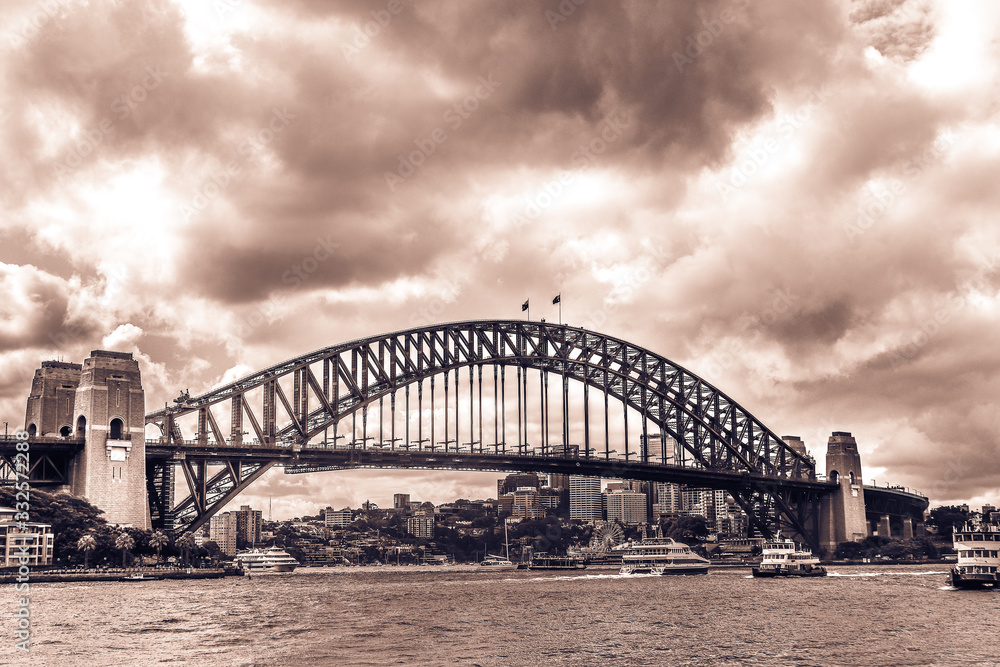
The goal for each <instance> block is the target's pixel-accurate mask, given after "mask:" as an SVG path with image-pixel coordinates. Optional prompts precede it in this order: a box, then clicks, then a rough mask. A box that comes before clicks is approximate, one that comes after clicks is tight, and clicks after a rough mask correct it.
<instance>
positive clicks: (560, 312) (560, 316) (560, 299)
mask: <svg viewBox="0 0 1000 667" xmlns="http://www.w3.org/2000/svg"><path fill="white" fill-rule="evenodd" d="M559 326H562V292H559Z"/></svg>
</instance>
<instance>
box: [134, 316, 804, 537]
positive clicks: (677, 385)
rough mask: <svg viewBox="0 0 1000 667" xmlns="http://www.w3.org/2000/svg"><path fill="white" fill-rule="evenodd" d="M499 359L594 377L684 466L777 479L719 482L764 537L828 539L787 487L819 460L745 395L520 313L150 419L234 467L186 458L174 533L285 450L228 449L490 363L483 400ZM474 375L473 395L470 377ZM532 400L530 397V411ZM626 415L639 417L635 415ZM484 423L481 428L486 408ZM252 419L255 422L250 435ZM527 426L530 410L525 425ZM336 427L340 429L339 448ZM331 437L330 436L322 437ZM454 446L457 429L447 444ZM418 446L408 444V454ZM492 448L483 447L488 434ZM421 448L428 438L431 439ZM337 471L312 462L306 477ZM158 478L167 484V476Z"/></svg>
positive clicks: (330, 421) (313, 425)
mask: <svg viewBox="0 0 1000 667" xmlns="http://www.w3.org/2000/svg"><path fill="white" fill-rule="evenodd" d="M490 365H492V366H498V367H501V368H504V367H507V366H511V367H517V368H518V381H519V384H520V373H521V371H522V370H524V371H525V372H526V371H527V369H538V370H542V371H549V372H551V373H554V374H557V375H560V376H563V377H565V378H568V379H574V380H577V381H579V382H582V383H584V387H585V389H595V390H597V391H599V392H601V393H603V394H604V396H605V401H607V398H608V397H610V398H614V399H616V400H617V401H620V402H621V403H623V404H625V405H626V406H628V408H630V409H631V410H634V411H635V412H636V413H638V414H639V415H640V416H641V418H642V426H643V432H644V434H645V433H646V432H647V424H649V423H651V424H654V425H655V426H657V427H658V428H659V429H660V431H661V432H662V433H663V434H665V435H668V436H670V437H672V438H674V440H676V441H677V442H678V443H679V445H680V450H679V454H680V457H679V460H675V459H671V462H672V463H674V464H675V465H681V466H684V467H693V468H699V469H704V470H706V471H719V472H727V473H745V474H747V475H752V476H760V475H763V476H766V477H768V478H770V479H772V480H773V484H772V485H762V484H760V483H755V485H752V486H751V487H748V488H743V487H739V488H734V487H733V486H732V485H731V484H726V485H721V484H720V485H719V486H717V487H716V488H726V489H727V490H730V491H731V493H733V495H734V498H735V499H736V501H737V502H738V503H740V504H741V505H742V506H743V507H744V509H745V510H747V514H748V515H749V516H750V520H751V524H752V525H753V526H754V528H755V529H757V530H758V531H760V532H761V533H763V534H765V535H769V534H771V533H772V532H773V531H774V530H775V529H777V528H779V527H785V528H787V529H788V530H789V532H792V533H794V534H797V535H800V536H802V537H804V538H807V541H809V542H810V543H815V541H816V540H815V536H816V535H818V531H816V530H813V526H812V525H810V524H813V523H814V521H813V519H812V518H810V517H809V516H806V515H805V514H803V512H804V511H805V510H804V509H803V507H802V505H803V498H801V497H800V496H801V492H800V491H794V492H786V491H785V490H783V484H782V480H814V479H815V471H814V468H813V463H812V461H810V460H809V459H807V458H805V457H803V456H802V455H800V454H799V453H797V452H796V451H795V450H793V449H792V448H791V447H789V446H788V445H786V444H785V443H784V442H783V441H782V440H781V438H779V437H778V436H777V435H775V434H774V433H773V432H772V431H771V430H769V429H768V428H767V427H766V426H764V424H763V423H762V422H761V421H760V420H758V419H757V418H755V417H754V416H753V415H751V414H750V413H749V412H747V411H746V410H745V409H743V408H742V407H741V406H740V405H739V404H738V403H736V402H735V401H734V400H732V399H731V398H729V397H728V396H726V395H725V394H723V393H722V392H721V391H719V390H718V389H716V388H715V387H714V386H712V385H711V384H709V383H707V382H705V381H704V380H703V379H701V378H700V377H698V376H697V375H695V374H694V373H692V372H690V371H688V370H687V369H685V368H683V367H681V366H678V365H677V364H675V363H673V362H671V361H669V360H668V359H666V358H664V357H662V356H660V355H657V354H655V353H653V352H651V351H649V350H646V349H644V348H642V347H639V346H637V345H633V344H631V343H629V342H627V341H624V340H621V339H617V338H613V337H610V336H606V335H603V334H600V333H597V332H593V331H587V330H585V329H580V328H575V327H570V326H565V325H557V324H551V323H542V322H530V321H519V320H511V321H468V322H455V323H451V324H441V325H436V326H428V327H421V328H416V329H411V330H406V331H399V332H395V333H391V334H385V335H380V336H373V337H370V338H364V339H360V340H355V341H351V342H348V343H342V344H340V345H335V346H332V347H328V348H324V349H322V350H317V351H315V352H312V353H310V354H306V355H303V356H300V357H297V358H295V359H291V360H288V361H286V362H283V363H281V364H278V365H275V366H272V367H270V368H267V369H264V370H262V371H260V372H258V373H255V374H253V375H250V376H247V377H245V378H243V379H241V380H239V381H237V382H234V383H232V384H229V385H227V386H224V387H221V388H219V389H216V390H213V391H211V392H209V393H207V394H204V395H202V396H198V397H196V398H193V399H188V400H186V401H185V402H184V403H182V404H179V405H177V406H174V407H170V408H165V409H164V410H160V411H157V412H153V413H151V414H149V415H147V416H146V423H147V424H149V423H154V424H157V425H158V426H159V427H160V431H161V433H162V434H163V435H162V437H161V438H160V441H159V443H157V444H158V446H160V447H161V448H163V449H164V450H166V451H169V450H174V451H176V452H178V456H182V455H183V454H180V452H182V451H183V450H185V449H188V448H190V447H197V448H205V447H212V448H213V449H214V451H215V452H216V454H215V457H216V458H215V459H214V462H216V463H221V464H223V466H224V467H223V469H222V470H221V471H219V472H216V473H214V474H212V475H210V474H209V471H208V469H207V467H206V465H207V462H206V461H204V460H202V461H200V462H197V463H195V462H191V461H186V460H175V461H173V464H174V465H179V466H180V467H181V469H182V471H183V472H184V476H185V480H186V481H187V487H188V490H189V492H190V493H189V496H188V497H187V498H184V499H183V500H182V501H181V502H180V504H178V505H177V506H176V507H175V508H174V509H173V514H174V515H175V521H176V523H175V524H174V527H175V528H177V529H180V530H185V529H193V528H194V527H196V526H197V525H201V524H203V523H204V522H205V521H207V519H208V517H210V516H211V514H213V513H214V512H215V511H217V509H218V508H219V507H221V506H222V504H224V503H225V502H227V501H228V500H229V499H231V498H232V497H234V496H235V495H236V494H238V493H239V492H240V491H242V490H243V489H244V488H246V487H247V486H248V485H249V484H250V483H252V482H253V481H254V480H255V479H257V478H258V477H259V476H260V475H261V474H263V473H264V472H265V471H266V469H267V468H269V467H270V466H271V465H273V464H274V463H276V462H278V461H279V460H280V458H281V457H276V458H274V459H273V460H272V461H271V462H270V463H268V464H264V463H259V462H258V463H246V459H245V458H244V459H240V458H237V457H235V456H234V457H232V458H230V457H227V455H226V452H227V451H233V452H234V454H235V451H236V450H237V449H248V448H249V449H252V450H254V451H256V452H258V453H263V452H265V451H272V452H275V453H276V454H277V453H278V452H290V451H301V450H302V448H303V447H305V448H310V449H311V448H314V447H333V446H334V445H335V444H336V440H337V438H338V436H337V435H336V431H337V426H338V424H339V422H340V421H341V420H343V419H344V418H345V417H348V416H351V417H352V418H354V419H356V417H357V415H358V414H359V413H361V416H362V420H363V424H364V428H365V429H367V410H368V407H369V406H371V405H373V404H375V403H380V404H381V402H382V401H383V400H384V399H386V398H389V399H390V401H391V404H392V406H393V408H392V409H393V410H395V399H396V392H397V391H398V390H401V389H404V388H405V389H406V390H407V392H409V389H410V387H411V386H413V385H416V386H417V389H418V392H422V389H423V381H424V380H426V379H431V382H432V386H433V381H434V378H435V376H440V375H442V374H443V375H444V379H445V401H446V404H447V400H448V399H447V396H448V393H447V391H448V390H447V387H448V384H447V383H448V376H449V372H450V371H453V370H457V369H462V368H474V369H478V370H479V376H480V397H481V395H482V375H483V374H482V367H483V366H490ZM456 377H457V376H456ZM546 378H547V376H546ZM282 380H284V381H285V384H286V386H287V385H289V384H290V385H291V387H290V390H289V391H286V389H285V388H283V387H282V382H281V381H282ZM288 380H291V382H288ZM494 381H495V378H494ZM546 381H547V380H546ZM469 382H470V384H469V387H470V392H471V387H472V377H471V373H470V378H469ZM526 391H527V389H526V383H525V392H526ZM546 391H547V385H546ZM564 391H565V384H564ZM456 392H457V387H456ZM251 393H253V394H254V396H255V397H258V400H257V401H256V403H255V404H254V405H251V400H249V395H250V394H251ZM258 394H259V396H258ZM432 396H433V391H432ZM456 401H457V397H456ZM520 401H521V396H520V394H519V395H518V405H519V413H520ZM226 402H228V403H229V406H228V407H229V415H230V432H229V434H228V437H227V434H225V433H224V432H223V430H222V429H220V427H219V420H218V419H217V417H216V415H215V414H213V410H218V408H219V407H220V406H222V405H224V404H225V403H226ZM408 403H409V398H407V405H408ZM279 406H280V409H279ZM625 413H626V419H627V414H628V410H626V411H625ZM191 414H196V416H197V432H196V434H195V437H194V439H193V440H190V441H185V440H183V437H182V434H181V429H180V426H179V424H178V420H179V419H180V418H182V417H184V416H185V415H191ZM379 414H380V416H381V411H380V413H379ZM279 415H280V416H279ZM564 416H565V413H564ZM469 419H470V421H471V420H472V415H471V414H470V415H469ZM479 424H480V430H482V414H481V409H480V420H479ZM246 426H249V428H250V429H251V430H250V431H245V430H244V429H245V427H246ZM394 427H395V422H393V428H394ZM520 427H521V418H520V415H519V417H518V430H519V432H520ZM445 428H446V429H447V426H446V427H445ZM504 428H505V429H506V426H505V427H504ZM330 429H333V433H334V436H333V441H332V443H331V441H330V439H329V430H330ZM588 429H589V426H588ZM246 434H252V435H253V436H255V437H254V438H253V441H252V442H250V443H247V442H245V440H244V435H246ZM321 435H323V436H324V438H323V441H322V442H320V443H316V442H313V440H314V439H316V438H318V437H319V436H321ZM456 437H457V435H456ZM587 437H588V438H589V430H588V436H587ZM369 439H371V438H368V437H367V435H366V436H365V438H364V439H363V440H362V441H361V442H360V445H359V446H360V448H362V449H366V448H368V447H370V446H369V445H368V444H367V440H369ZM498 439H499V438H498ZM396 440H399V438H396V437H395V434H393V436H392V438H391V445H390V449H391V450H396V449H397V445H396ZM519 440H520V436H519ZM448 442H449V439H448V436H447V431H446V436H445V443H444V446H445V450H446V451H447V449H448ZM150 444H152V443H150ZM380 444H384V443H380ZM467 444H470V445H471V444H472V443H467ZM543 444H544V443H543ZM584 444H585V447H584V452H583V458H591V457H592V456H593V457H594V458H598V459H600V458H603V459H605V460H606V461H608V462H612V461H615V460H619V459H617V458H612V457H611V456H610V453H609V452H608V451H605V452H601V453H598V452H597V451H596V450H593V449H592V448H591V447H590V443H589V440H588V441H587V442H585V443H584ZM409 446H410V443H409V442H407V445H406V448H407V450H408V449H409ZM433 446H434V443H431V445H430V447H431V448H433ZM457 446H458V443H457V441H456V447H457ZM479 446H480V451H482V449H483V448H484V444H483V443H482V439H481V437H480V442H479ZM494 446H495V447H497V451H500V449H501V448H502V451H503V452H504V453H507V451H508V443H507V442H506V441H505V440H504V441H502V442H498V443H496V444H495V445H494ZM418 447H420V448H422V447H423V445H422V444H419V443H418ZM400 449H402V446H400ZM511 449H513V448H512V447H511ZM470 453H471V451H470ZM522 453H523V452H522ZM602 454H603V457H602V456H601V455H602ZM631 457H635V458H634V459H633V458H631ZM657 458H659V462H657V461H656V459H657ZM624 460H625V461H626V462H628V463H640V464H643V465H656V466H658V467H664V462H665V461H667V460H668V458H667V452H666V451H665V449H664V451H663V452H662V453H661V456H660V457H656V455H655V452H654V453H652V454H651V452H650V448H649V447H646V446H643V447H640V448H639V451H629V449H628V439H627V437H626V445H625V453H624ZM165 465H166V464H165ZM386 467H391V464H389V465H386ZM338 468H339V467H338V466H332V467H327V468H322V467H316V466H310V467H308V468H302V471H303V472H305V471H313V470H317V469H338ZM286 471H287V472H294V471H295V464H294V462H286ZM158 479H159V482H158V483H159V484H161V485H162V484H164V483H165V480H166V475H161V476H160V478H158ZM156 484H157V483H154V482H151V494H154V493H155V494H156V498H157V502H158V503H159V504H160V505H162V498H163V497H165V493H163V492H157V491H156V490H155V488H154V487H156ZM152 497H153V495H151V499H152ZM151 505H152V503H151ZM157 511H158V512H159V516H160V517H161V519H165V518H166V517H167V514H169V512H167V511H166V510H165V509H158V510H157ZM165 527H166V526H165Z"/></svg>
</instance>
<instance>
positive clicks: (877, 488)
mask: <svg viewBox="0 0 1000 667" xmlns="http://www.w3.org/2000/svg"><path fill="white" fill-rule="evenodd" d="M864 488H866V489H872V490H873V491H899V492H901V493H908V494H910V495H911V496H919V497H921V498H923V497H924V494H923V493H921V492H920V491H917V490H916V489H910V488H907V487H905V486H899V485H898V484H889V483H888V482H886V484H885V486H878V485H877V484H875V483H874V482H873V483H871V484H865V485H864Z"/></svg>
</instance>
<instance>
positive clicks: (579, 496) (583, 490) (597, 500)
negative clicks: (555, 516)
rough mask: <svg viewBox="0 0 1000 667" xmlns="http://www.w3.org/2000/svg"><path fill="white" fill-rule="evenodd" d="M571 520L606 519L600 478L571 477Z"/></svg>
mask: <svg viewBox="0 0 1000 667" xmlns="http://www.w3.org/2000/svg"><path fill="white" fill-rule="evenodd" d="M569 518H570V519H580V520H582V521H601V520H602V519H603V518H604V512H603V502H602V499H601V480H600V478H597V477H584V476H582V475H570V477H569Z"/></svg>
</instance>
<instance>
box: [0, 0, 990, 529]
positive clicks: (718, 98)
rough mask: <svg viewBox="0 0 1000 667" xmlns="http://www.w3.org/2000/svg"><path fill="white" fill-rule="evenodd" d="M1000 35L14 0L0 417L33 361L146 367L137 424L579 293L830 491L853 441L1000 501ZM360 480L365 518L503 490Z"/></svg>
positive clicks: (311, 503) (793, 11) (0, 253)
mask: <svg viewBox="0 0 1000 667" xmlns="http://www.w3.org/2000/svg"><path fill="white" fill-rule="evenodd" d="M998 19H1000V16H998V10H997V8H996V7H994V5H993V4H992V3H990V2H987V1H986V0H982V1H981V2H974V3H968V4H966V3H961V4H959V3H947V2H945V1H944V0H938V1H936V2H934V1H931V0H855V1H851V0H823V1H821V2H812V3H807V4H802V5H801V6H800V5H799V4H791V3H787V2H776V1H771V0H754V1H753V2H749V1H748V0H714V1H711V2H699V3H675V2H639V1H635V2H632V1H628V0H622V1H621V2H585V3H576V2H572V3H571V2H566V1H563V2H558V1H557V0H547V1H546V2H541V3H536V2H511V3H487V2H462V3H454V2H446V1H444V0H441V1H434V2H431V1H425V0H421V1H420V2H415V1H412V0H391V1H389V0H387V1H386V2H383V3H354V2H321V1H318V0H317V1H313V0H295V1H294V2H277V1H275V0H255V1H251V0H243V1H242V2H238V3H237V2H203V0H174V1H170V0H123V1H119V2H110V1H105V0H102V1H96V2H93V1H92V2H87V3H84V2H79V1H75V0H59V1H57V2H47V3H35V2H32V1H30V0H23V1H19V2H9V3H5V4H4V6H3V8H2V9H0V22H2V24H3V26H4V28H3V29H4V34H3V36H2V38H0V50H2V51H3V58H2V60H0V63H2V64H0V72H2V77H3V82H4V86H3V87H2V88H0V138H2V142H0V146H2V148H0V151H2V152H3V158H4V159H3V160H2V161H0V294H2V295H3V296H2V300H0V323H2V325H3V327H2V329H0V370H3V371H5V372H4V374H3V380H2V382H0V411H2V412H3V414H4V419H9V420H12V423H13V422H16V421H17V420H18V419H20V415H21V414H23V409H24V400H25V397H26V393H27V389H28V387H29V384H30V378H31V374H32V372H33V370H34V368H35V367H37V365H38V362H40V361H41V360H43V359H47V358H53V357H62V358H64V359H66V360H71V361H77V360H80V359H82V358H83V357H84V356H86V354H87V353H88V352H89V350H91V349H94V348H96V347H99V346H104V347H111V348H114V349H121V350H124V351H132V352H134V353H135V354H137V355H139V358H140V359H141V360H142V363H143V373H144V384H145V387H146V391H147V404H148V406H149V407H150V408H152V407H154V406H159V405H162V404H163V403H164V402H167V401H170V400H172V399H173V398H174V396H176V395H177V391H178V390H179V389H181V388H190V389H191V391H192V393H194V394H197V393H201V392H202V391H206V390H208V389H209V388H211V387H213V386H216V385H218V384H221V383H224V382H228V381H232V380H233V379H236V378H237V377H239V376H241V375H242V374H245V373H247V372H249V371H251V370H253V369H259V368H263V367H266V366H268V365H271V364H273V363H276V362H278V361H280V360H283V359H286V358H290V357H294V356H296V355H298V354H300V353H303V352H305V351H308V350H313V349H317V348H320V347H323V346H327V345H331V344H334V343H337V342H341V341H346V340H350V339H353V338H357V337H360V336H366V335H372V334H376V333H379V332H384V331H393V330H398V329H402V328H406V327H409V326H415V325H420V324H428V323H432V322H439V321H448V320H460V319H467V318H468V319H471V318H506V317H519V316H521V312H520V309H519V305H520V303H521V302H522V301H523V300H524V299H526V298H529V297H530V298H532V305H533V307H532V313H531V314H532V317H533V318H535V319H537V318H539V317H555V307H554V306H549V305H547V304H548V302H549V300H551V297H552V296H553V295H554V294H556V293H557V292H561V293H562V294H563V316H564V319H565V320H566V321H568V322H569V323H571V324H575V325H580V326H586V327H588V328H593V329H597V330H601V331H604V332H606V333H609V334H613V335H617V336H621V337H623V338H626V339H629V340H632V341H634V342H636V343H638V344H641V345H645V346H647V347H649V348H651V349H653V350H655V351H657V352H659V353H662V354H664V355H665V356H667V357H669V358H671V359H673V360H675V361H677V362H678V363H680V364H682V365H684V366H686V367H688V368H690V369H692V370H693V371H695V372H698V373H700V374H702V375H703V376H704V377H705V378H706V379H707V380H709V381H710V382H712V383H713V384H715V385H717V386H719V387H720V388H722V389H723V390H724V391H725V392H726V393H728V394H730V395H732V396H733V397H734V398H736V399H737V400H739V401H740V402H741V403H743V404H744V405H745V406H746V407H747V408H748V409H750V410H751V411H753V412H754V413H755V414H757V416H759V417H760V418H761V419H762V420H763V421H764V422H765V423H767V424H768V425H769V426H771V428H773V429H774V430H776V431H780V432H782V433H797V434H799V435H802V436H803V437H804V438H805V440H806V444H807V446H809V447H810V448H811V449H812V450H813V451H814V453H816V454H817V455H818V458H819V460H820V461H822V458H823V451H824V447H825V441H826V438H827V437H828V436H829V433H830V431H832V430H848V431H852V432H853V433H855V435H856V436H857V437H858V440H859V444H860V445H861V448H862V453H863V456H864V461H865V463H866V466H867V467H868V470H867V473H870V474H869V477H870V478H876V479H877V480H878V481H879V482H880V483H881V482H883V481H891V482H892V483H898V484H906V485H908V486H912V487H915V488H917V489H919V490H923V491H924V492H926V493H928V494H930V495H931V496H932V502H954V501H966V500H968V501H977V502H982V501H984V500H988V501H992V502H994V503H997V502H1000V486H998V484H997V482H996V481H995V480H996V479H997V476H998V474H1000V458H998V457H997V456H996V449H997V445H996V438H995V436H994V435H993V431H994V430H995V429H992V428H991V426H992V424H991V417H990V415H991V414H992V413H991V410H992V411H994V412H995V400H996V398H995V397H996V396H997V395H998V394H997V388H998V387H997V382H998V380H997V378H998V372H1000V361H998V360H997V357H996V355H995V354H991V349H992V342H993V340H994V339H995V338H996V332H997V323H998V322H997V320H998V317H1000V309H998V289H1000V272H998V266H1000V265H998V261H1000V234H998V231H997V226H996V225H995V222H994V218H995V216H996V214H997V210H998V205H1000V201H998V200H1000V195H998V193H997V189H996V187H995V182H994V181H995V178H994V175H995V174H996V173H997V171H998V167H1000V130H998V129H997V116H996V114H997V109H998V102H1000V99H998V97H997V91H996V86H995V81H996V80H997V77H998V75H1000V72H998V71H997V69H998V68H997V63H998V62H1000V58H998V56H1000V53H998V48H997V45H998V44H1000V40H998V37H1000V35H998V34H997V26H998V25H1000V21H998ZM542 304H546V306H545V308H544V309H543V308H542ZM942 470H944V471H946V472H944V473H942V472H941V471H942ZM867 473H866V474H867ZM358 475H360V477H355V476H352V477H350V479H352V480H353V479H357V480H359V481H358V484H364V485H366V486H367V488H368V489H370V491H366V492H365V494H364V497H365V498H367V499H371V500H373V501H375V502H379V503H386V502H388V501H389V499H390V498H391V493H392V492H393V491H406V490H407V489H404V488H399V487H401V486H406V485H408V486H410V487H413V488H416V487H417V486H418V485H420V484H423V483H424V482H426V484H427V485H429V486H421V487H420V489H421V493H424V495H425V496H426V497H422V498H421V499H429V500H435V501H438V502H440V501H443V500H447V499H449V496H448V494H456V493H458V494H461V495H479V496H483V497H485V496H489V495H491V489H492V488H493V487H492V483H491V482H490V479H491V478H492V477H491V476H477V475H471V474H462V475H457V474H456V475H454V476H452V477H450V478H448V477H447V476H443V477H442V476H439V475H433V476H432V475H426V476H424V477H420V476H417V477H412V478H411V477H409V476H407V477H396V478H394V477H392V476H391V475H387V474H382V473H379V474H372V475H370V476H368V477H366V476H365V475H361V474H360V473H358ZM346 478H347V477H346V476H345V479H346ZM339 479H340V478H338V477H337V476H336V475H335V474H332V473H331V474H324V475H318V476H315V477H311V476H301V477H294V478H291V477H288V478H286V477H282V476H281V474H280V473H271V474H269V475H268V476H266V478H265V480H263V481H262V482H261V484H262V485H264V486H262V487H261V490H253V493H255V494H257V495H255V496H253V498H254V500H255V502H258V501H259V500H260V499H262V498H263V497H264V496H265V495H270V496H273V497H274V498H275V502H276V503H277V502H278V500H277V499H278V497H279V496H280V497H282V498H285V500H282V501H281V502H282V503H284V504H283V505H281V507H282V512H284V513H296V514H304V513H313V512H314V511H315V507H316V506H325V505H326V504H332V505H334V506H337V505H342V504H346V503H348V502H349V503H352V504H356V503H357V502H358V498H360V497H361V495H360V493H361V492H359V491H348V490H346V487H344V488H342V487H339V486H337V485H338V484H340V482H339V481H336V480H339ZM397 479H398V480H399V481H398V482H397V481H394V480H397ZM448 479H450V480H452V481H447V480H448ZM362 480H363V481H362ZM421 480H422V481H421ZM352 483H353V482H352ZM477 484H478V485H479V486H476V485H477ZM265 489H266V493H265ZM435 489H436V490H435ZM476 489H478V493H476V492H475V490H476ZM413 494H414V497H416V496H417V495H420V494H417V493H416V492H415V491H414V492H413ZM276 507H277V505H276Z"/></svg>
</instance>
